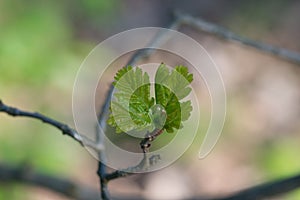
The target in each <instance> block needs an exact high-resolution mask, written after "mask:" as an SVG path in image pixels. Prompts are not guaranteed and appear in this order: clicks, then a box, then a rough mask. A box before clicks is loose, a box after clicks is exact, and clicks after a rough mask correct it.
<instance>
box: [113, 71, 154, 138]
mask: <svg viewBox="0 0 300 200" xmlns="http://www.w3.org/2000/svg"><path fill="white" fill-rule="evenodd" d="M113 85H114V86H115V89H116V90H117V91H116V92H115V94H114V97H115V99H113V100H112V102H111V106H110V110H111V114H110V116H109V119H108V124H110V125H111V126H113V127H116V132H117V133H120V132H128V131H131V130H134V129H142V128H144V127H146V126H147V125H149V124H150V123H151V118H150V115H149V111H150V108H151V106H152V105H153V103H154V100H153V99H152V98H150V81H149V76H148V74H147V73H143V72H142V70H141V69H140V68H138V67H136V68H135V69H133V68H132V66H127V67H126V68H122V69H121V70H119V71H118V72H117V74H116V76H115V81H114V82H113Z"/></svg>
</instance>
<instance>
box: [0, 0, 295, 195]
mask: <svg viewBox="0 0 300 200" xmlns="http://www.w3.org/2000/svg"><path fill="white" fill-rule="evenodd" d="M176 9H181V10H183V11H185V12H187V13H190V14H192V15H195V16H202V17H204V18H205V19H207V20H211V21H213V22H216V23H219V24H221V25H223V26H226V27H228V28H230V29H232V30H233V31H235V32H237V33H240V34H242V35H245V36H248V37H251V38H254V39H258V40H263V41H265V42H269V43H272V44H275V45H281V46H284V47H286V48H289V49H292V50H295V51H300V43H299V31H300V24H299V23H298V20H297V19H299V18H300V14H299V13H300V12H299V10H300V4H299V3H298V2H297V1H284V0H276V1H271V0H268V1H263V2H261V1H258V0H255V1H230V2H229V1H222V0H218V1H214V2H212V1H192V0H189V1H186V2H181V1H177V0H176V1H169V0H166V1H159V0H156V1H137V0H128V1H120V0H111V1H104V0H102V1H93V0H86V1H70V0H64V1H37V0H29V1H25V0H23V1H22V0H0V98H1V99H2V100H3V101H4V102H5V103H7V104H9V105H14V106H17V107H19V108H23V109H27V110H32V111H39V112H42V113H45V114H47V115H49V116H52V117H54V118H56V119H58V120H61V121H64V122H67V123H69V124H70V125H72V126H73V121H72V99H71V95H72V87H73V83H74V80H75V76H76V73H77V70H78V68H79V66H80V64H81V62H82V61H83V59H84V58H85V57H86V56H87V55H88V53H89V52H90V51H91V50H92V49H93V48H94V47H95V46H96V45H97V44H98V43H99V42H100V41H102V40H103V39H105V38H106V37H108V36H111V35H113V34H115V33H118V32H120V31H122V30H126V29H129V28H134V27H140V26H165V25H166V24H168V22H169V21H170V20H171V17H170V16H171V15H170V13H171V11H172V10H176ZM183 31H184V32H185V33H186V34H188V35H191V36H193V37H194V38H195V39H196V40H198V41H199V42H200V43H201V44H203V46H204V47H205V48H206V49H207V50H208V51H209V53H210V54H211V55H212V57H213V58H214V59H215V60H216V63H217V64H218V65H219V67H220V71H221V73H222V75H223V76H224V81H225V86H226V88H227V96H228V107H227V109H228V113H227V121H226V124H225V127H224V132H223V135H222V138H221V140H220V141H219V143H218V145H217V146H216V148H215V150H214V152H213V153H212V155H210V156H209V157H208V158H207V159H205V160H203V161H199V160H197V158H194V156H195V152H197V151H198V147H199V146H198V145H199V141H196V142H195V143H196V144H195V145H194V146H192V147H191V148H190V149H189V151H188V152H187V153H186V155H185V156H184V157H183V158H182V159H180V160H179V161H178V162H177V163H176V164H175V167H174V168H176V170H179V171H178V172H180V173H181V176H184V177H187V179H188V180H189V182H190V184H191V183H192V184H191V185H194V188H193V187H191V188H188V193H189V194H190V195H193V194H196V195H197V194H198V193H201V195H202V194H208V195H213V194H215V195H216V194H221V192H224V193H226V192H227V193H228V192H232V191H237V190H239V189H241V188H245V187H249V186H251V185H253V184H255V183H260V182H263V181H266V180H270V179H273V178H279V177H284V176H288V175H292V174H293V173H297V172H299V171H300V160H299V159H298V157H297V156H298V153H299V151H300V136H299V130H300V129H299V125H298V124H299V116H300V115H299V112H298V110H299V106H298V101H299V98H300V95H299V92H298V91H299V87H300V83H299V80H300V76H299V75H300V71H299V69H298V68H297V67H296V65H293V64H291V63H288V62H285V61H282V60H279V59H276V58H272V57H271V56H268V55H265V54H261V53H259V52H256V51H255V50H252V49H250V48H245V47H241V46H239V45H236V44H234V43H229V42H226V41H222V40H219V39H218V38H215V37H213V36H209V35H207V34H205V33H199V32H197V31H195V30H193V29H191V28H185V29H184V30H183ZM203 105H206V104H205V103H204V104H203ZM203 110H204V113H205V112H206V110H205V106H204V108H203ZM202 116H203V117H204V121H207V120H208V119H209V116H206V115H205V114H203V115H202ZM0 162H1V163H10V164H14V165H24V164H25V163H28V164H30V165H32V166H34V168H35V169H37V170H38V171H42V172H46V173H49V174H53V175H57V176H63V177H71V178H72V179H73V180H75V181H77V182H80V183H83V184H86V185H88V186H91V187H93V188H97V187H98V185H97V184H98V182H97V176H96V174H95V171H96V167H97V166H96V161H95V160H94V159H93V158H92V157H91V156H90V155H89V154H88V153H87V151H86V150H85V149H83V148H82V147H80V146H79V145H78V144H77V143H75V142H74V141H72V140H71V139H70V138H68V137H64V136H62V135H61V133H60V132H58V131H57V130H56V129H54V128H52V127H49V126H47V125H44V124H42V123H40V122H38V121H36V120H30V119H24V118H16V119H14V118H12V117H8V116H6V115H5V114H1V115H0ZM183 167H184V168H187V169H186V171H185V172H184V173H183V172H182V171H180V169H181V170H182V169H183ZM167 170H168V169H164V171H167ZM195 172H199V177H198V176H192V174H193V173H195ZM207 172H208V173H207ZM162 173H163V172H162ZM224 174H227V175H228V176H226V175H224ZM203 178H204V179H205V180H206V182H204V181H203ZM229 178H230V181H232V182H235V183H232V184H228V179H229ZM145 179H146V180H142V181H141V180H139V179H135V178H129V179H128V181H129V183H132V182H136V184H137V185H139V184H140V182H142V185H143V186H142V187H138V186H134V185H131V186H130V187H133V188H139V189H140V190H142V191H143V190H147V187H149V188H150V189H149V191H151V183H152V182H151V181H153V180H152V179H154V178H152V177H151V175H149V176H146V178H145ZM148 179H149V180H148ZM124 181H126V180H123V182H120V183H118V182H117V181H116V183H114V184H112V186H111V190H112V193H114V192H119V193H121V194H123V193H124V190H125V189H126V190H127V189H128V190H129V191H128V192H127V193H131V192H132V193H133V194H135V192H136V191H135V190H134V189H133V190H132V191H131V190H130V187H129V186H126V185H124ZM193 183H194V184H193ZM204 185H210V186H204ZM120 187H124V188H125V189H123V190H122V189H120ZM198 187H199V188H201V189H200V190H198ZM141 188H144V189H141ZM145 188H146V189H145ZM122 192H123V193H122ZM158 192H159V191H158ZM125 193H126V192H125ZM138 194H142V195H147V194H148V193H147V191H146V192H144V193H141V192H140V193H138ZM152 194H153V193H152ZM49 195H53V194H49V193H47V192H46V191H44V190H39V189H35V188H32V187H26V186H23V185H20V184H7V183H0V200H1V199H3V200H4V199H12V200H13V199H24V200H26V199H48V198H47V197H46V196H49ZM178 197H182V196H180V195H179V196H178ZM282 198H283V199H290V200H292V199H300V193H299V192H293V193H291V194H289V195H287V196H285V197H282ZM51 199H65V198H64V197H62V196H59V195H53V196H51Z"/></svg>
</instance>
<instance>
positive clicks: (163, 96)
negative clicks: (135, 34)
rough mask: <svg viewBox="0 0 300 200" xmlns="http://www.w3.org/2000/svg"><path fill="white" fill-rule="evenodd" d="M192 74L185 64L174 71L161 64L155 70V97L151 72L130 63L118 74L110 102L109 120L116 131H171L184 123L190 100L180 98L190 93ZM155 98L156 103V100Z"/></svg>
mask: <svg viewBox="0 0 300 200" xmlns="http://www.w3.org/2000/svg"><path fill="white" fill-rule="evenodd" d="M192 81H193V75H192V74H190V73H189V72H188V69H187V67H185V66H181V65H180V66H176V67H175V69H173V70H172V71H171V72H170V70H169V69H168V68H167V67H166V65H165V64H161V65H160V66H159V68H158V69H157V71H156V74H155V84H154V89H155V99H154V98H153V97H152V98H151V97H150V81H149V75H148V74H147V73H143V71H142V70H141V69H140V68H138V67H136V68H133V67H131V66H127V67H126V68H122V69H120V70H119V71H118V72H117V74H116V75H115V81H114V82H113V85H114V86H115V89H116V91H115V92H114V99H113V100H112V102H111V106H110V110H111V114H110V116H109V119H108V121H107V122H108V124H110V125H111V126H112V127H115V128H116V132H117V133H119V132H129V131H133V130H135V131H136V130H137V131H144V132H145V131H151V130H154V129H165V130H166V131H167V132H169V133H172V132H174V129H180V128H182V127H183V125H182V122H183V121H186V120H187V119H188V118H189V117H190V113H191V111H192V106H191V101H185V102H180V100H182V99H183V98H185V97H186V96H188V95H189V93H190V92H191V88H190V87H189V85H190V83H191V82H192ZM154 102H155V104H154Z"/></svg>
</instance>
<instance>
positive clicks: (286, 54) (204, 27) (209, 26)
mask: <svg viewBox="0 0 300 200" xmlns="http://www.w3.org/2000/svg"><path fill="white" fill-rule="evenodd" d="M175 16H177V18H178V20H179V23H180V24H181V25H188V26H192V27H194V28H196V29H198V30H200V31H203V32H206V33H210V34H213V35H216V36H218V37H221V38H224V39H226V40H232V41H236V42H239V43H241V44H244V45H246V46H251V47H253V48H255V49H258V50H260V51H263V52H266V53H269V54H272V55H275V56H278V57H281V58H283V59H285V60H287V61H291V62H293V63H296V64H300V54H299V53H297V52H293V51H290V50H287V49H284V48H281V47H276V46H273V45H270V44H266V43H263V42H258V41H255V40H252V39H249V38H246V37H242V36H240V35H238V34H236V33H234V32H232V31H230V30H228V29H226V28H224V27H221V26H219V25H216V24H214V23H211V22H208V21H205V20H203V19H201V18H199V17H197V18H196V17H192V16H190V15H188V14H184V13H182V12H175Z"/></svg>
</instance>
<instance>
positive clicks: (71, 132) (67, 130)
mask: <svg viewBox="0 0 300 200" xmlns="http://www.w3.org/2000/svg"><path fill="white" fill-rule="evenodd" d="M0 112H3V113H6V114H8V115H10V116H13V117H28V118H33V119H38V120H40V121H42V122H44V123H46V124H49V125H51V126H54V127H56V128H57V129H59V130H60V131H61V132H62V133H63V135H67V136H70V137H71V138H73V139H74V140H75V141H77V142H78V143H79V144H80V145H82V146H89V147H91V148H93V149H95V150H97V151H100V150H101V149H102V146H99V145H96V144H94V143H93V142H92V141H91V140H89V139H88V138H86V137H83V136H82V135H80V134H79V133H78V132H77V131H76V130H75V129H73V128H71V127H69V126H68V125H67V124H64V123H61V122H59V121H57V120H55V119H52V118H50V117H47V116H45V115H43V114H41V113H38V112H28V111H24V110H21V109H18V108H15V107H11V106H7V105H6V104H4V103H3V102H2V100H0Z"/></svg>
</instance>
